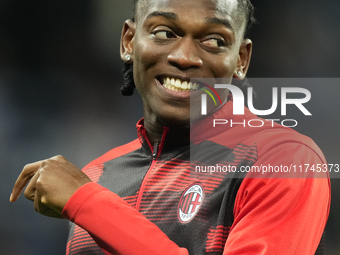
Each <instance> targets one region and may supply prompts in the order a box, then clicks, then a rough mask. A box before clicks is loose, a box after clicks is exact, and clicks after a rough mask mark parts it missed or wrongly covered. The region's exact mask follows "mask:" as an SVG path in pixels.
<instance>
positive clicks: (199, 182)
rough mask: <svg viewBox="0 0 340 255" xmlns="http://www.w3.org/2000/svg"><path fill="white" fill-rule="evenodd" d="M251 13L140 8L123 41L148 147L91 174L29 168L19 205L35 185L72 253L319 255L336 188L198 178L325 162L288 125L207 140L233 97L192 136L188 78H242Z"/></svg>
mask: <svg viewBox="0 0 340 255" xmlns="http://www.w3.org/2000/svg"><path fill="white" fill-rule="evenodd" d="M251 10H252V6H251V4H250V3H249V2H248V1H242V0H239V1H237V0H139V1H138V3H137V6H136V13H135V20H134V21H132V20H127V21H126V22H125V24H124V27H123V32H122V39H121V57H122V60H123V61H125V63H126V66H127V70H128V72H127V76H126V77H128V76H129V75H131V74H132V73H133V81H134V84H135V86H136V88H137V90H138V92H139V93H140V95H141V96H142V99H143V107H144V119H142V120H141V121H140V122H138V124H137V130H138V135H139V139H136V140H135V141H132V142H131V143H129V144H127V145H124V146H122V147H118V148H115V149H113V150H111V151H110V152H108V153H107V154H105V155H103V156H102V157H100V158H98V159H97V160H95V161H93V162H91V163H90V164H89V165H87V166H86V167H85V168H84V171H83V172H82V171H80V170H79V169H78V168H76V167H75V166H74V165H73V164H71V163H70V162H68V161H67V160H66V159H64V158H63V157H62V156H57V157H54V158H51V159H47V160H43V161H40V162H36V163H33V164H29V165H27V166H25V167H24V169H23V171H22V173H21V175H20V176H19V178H18V180H17V182H16V184H15V186H14V189H13V193H12V195H11V198H10V200H11V201H15V200H17V198H18V197H19V195H20V193H21V192H22V190H23V189H24V187H25V185H26V184H27V183H28V182H29V184H28V186H27V188H26V190H25V196H26V197H27V198H28V199H30V200H32V201H33V202H34V207H35V209H36V210H37V211H38V212H39V213H41V214H43V215H46V216H52V217H64V218H67V219H69V220H71V221H72V222H74V223H75V224H72V226H71V231H70V237H69V242H68V245H67V254H103V252H104V253H105V254H195V255H196V254H314V253H315V252H316V250H317V248H318V244H319V242H320V239H321V236H322V233H323V229H324V227H325V224H326V221H327V217H328V210H329V199H330V196H329V182H328V179H327V178H319V179H315V178H308V179H307V178H300V179H293V178H290V179H282V178H279V177H282V176H279V175H276V174H273V175H270V176H267V177H270V178H266V179H264V178H245V177H249V176H245V173H244V172H233V171H229V172H219V173H216V174H215V173H214V174H211V175H207V174H204V171H202V172H199V171H192V169H191V167H192V165H191V164H194V166H195V167H196V166H200V165H205V166H207V165H209V164H219V165H220V166H228V165H229V166H230V165H232V166H234V167H235V168H236V169H237V171H238V170H240V169H241V167H247V166H249V167H251V166H259V165H262V164H272V165H280V164H281V165H282V164H284V165H288V164H295V165H299V164H304V163H306V162H308V163H309V164H325V159H324V157H323V155H322V153H321V151H320V150H319V149H318V148H317V146H316V145H315V144H314V143H313V142H312V141H311V140H310V139H308V138H306V137H304V136H302V135H299V134H297V133H296V132H294V131H292V130H289V129H285V128H282V127H281V126H279V125H275V128H272V127H271V123H269V124H268V125H265V126H264V127H263V128H261V129H252V130H250V129H246V128H244V126H243V125H237V126H235V127H234V128H230V129H225V128H222V129H221V128H216V129H214V130H209V131H208V129H207V128H206V127H207V126H206V125H207V123H209V122H211V120H212V119H213V118H221V117H222V116H223V117H225V116H229V117H231V115H232V97H231V96H230V95H229V91H228V90H224V91H222V93H221V94H220V95H221V102H222V104H223V106H222V107H220V108H219V109H215V108H209V109H208V113H209V115H208V116H207V117H206V118H200V116H199V114H198V113H197V112H195V111H194V114H193V115H192V116H191V117H192V118H191V119H192V120H194V123H193V124H192V126H191V128H190V132H189V123H190V110H191V109H190V95H196V97H197V98H199V95H200V94H199V93H197V91H194V89H197V87H198V86H199V85H198V84H195V83H191V82H190V79H192V78H224V79H225V80H226V82H227V83H231V80H232V78H237V79H240V80H242V79H244V77H245V75H246V73H247V70H248V66H249V62H250V56H251V50H252V43H251V41H250V40H249V39H246V38H245V32H246V29H247V28H248V27H249V24H250V23H251V20H252V18H251ZM131 67H133V72H132V71H131V69H130V68H131ZM130 81H131V79H130ZM132 90H133V89H132V88H131V83H129V84H127V86H125V87H124V88H123V92H124V93H125V94H129V93H131V91H132ZM126 91H128V92H126ZM195 93H196V94H195ZM193 97H195V96H193ZM232 118H233V119H234V120H235V122H238V121H239V118H243V119H249V118H257V117H256V116H254V115H252V114H251V113H250V112H249V111H246V112H245V114H244V116H242V117H235V116H232ZM258 120H260V119H259V118H258ZM190 136H191V139H190V140H189V138H190ZM193 156H195V161H192V157H193ZM196 159H197V161H196ZM190 160H191V161H190ZM97 182H98V183H97ZM103 186H104V187H106V188H107V189H106V188H104V187H103Z"/></svg>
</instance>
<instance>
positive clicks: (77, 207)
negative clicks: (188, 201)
mask: <svg viewBox="0 0 340 255" xmlns="http://www.w3.org/2000/svg"><path fill="white" fill-rule="evenodd" d="M63 217H65V218H67V219H69V220H71V221H72V222H74V223H76V224H77V225H79V226H80V227H82V228H84V229H86V230H87V232H88V233H89V234H90V235H91V236H92V238H93V239H94V240H95V241H96V243H97V244H98V245H99V247H100V248H101V249H102V250H103V251H104V253H105V254H134V255H145V254H150V255H161V254H162V255H164V254H169V255H188V252H187V250H186V249H185V248H180V247H178V246H177V245H176V244H175V243H174V242H173V241H171V240H170V239H169V238H168V237H167V236H166V235H165V234H164V233H163V232H162V231H161V230H160V229H159V228H158V227H157V226H156V225H155V224H153V223H152V222H150V221H149V220H148V219H146V218H145V217H144V216H143V215H142V214H141V213H140V212H138V211H136V210H135V209H134V208H132V207H131V206H130V205H129V204H127V203H126V202H125V201H124V200H123V199H122V198H121V197H119V196H118V195H116V194H115V193H113V192H111V191H109V190H108V189H106V188H104V187H102V186H100V185H99V184H97V183H94V182H91V183H87V184H85V185H84V186H82V187H81V188H79V189H78V190H77V191H76V192H75V194H73V196H72V197H71V198H70V200H69V201H68V202H67V204H66V206H65V207H64V210H63Z"/></svg>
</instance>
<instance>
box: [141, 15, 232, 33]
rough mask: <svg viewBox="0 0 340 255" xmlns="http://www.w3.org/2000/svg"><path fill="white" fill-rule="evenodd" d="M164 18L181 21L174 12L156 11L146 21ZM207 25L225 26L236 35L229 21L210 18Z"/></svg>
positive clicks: (206, 19)
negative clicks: (153, 18)
mask: <svg viewBox="0 0 340 255" xmlns="http://www.w3.org/2000/svg"><path fill="white" fill-rule="evenodd" d="M159 16H160V17H164V18H167V19H172V20H177V19H179V17H178V15H177V14H176V13H173V12H161V11H154V12H152V13H150V14H149V15H148V16H147V17H146V19H150V18H152V17H159ZM204 21H205V23H207V24H212V25H224V26H225V27H227V28H229V29H230V30H231V31H232V32H233V33H235V30H234V28H233V26H232V25H231V22H230V21H229V20H227V19H219V18H216V17H209V18H205V19H204Z"/></svg>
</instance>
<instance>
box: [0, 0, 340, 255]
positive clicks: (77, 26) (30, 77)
mask: <svg viewBox="0 0 340 255" xmlns="http://www.w3.org/2000/svg"><path fill="white" fill-rule="evenodd" d="M254 5H255V6H256V7H257V14H256V16H257V18H258V25H257V26H256V27H254V29H253V31H252V33H251V34H250V38H251V39H252V40H253V41H254V52H253V58H252V63H251V67H250V70H249V73H248V74H249V76H250V77H261V78H262V77H318V78H322V77H338V76H339V59H340V53H339V50H338V45H339V43H338V42H339V41H340V38H339V37H340V34H339V26H340V18H339V15H338V13H339V11H340V2H339V1H336V0H323V1H321V0H310V1H307V0H298V1H293V0H276V1H264V0H258V1H256V2H255V1H254ZM131 10H132V1H131V0H129V1H126V0H124V1H121V0H92V1H90V0H82V1H73V0H60V1H43V0H35V1H19V0H11V1H9V0H7V1H6V0H3V1H0V144H1V147H0V166H1V167H0V177H1V185H0V194H1V195H0V203H1V207H0V213H1V218H0V254H6V255H7V254H9V255H21V254H25V255H45V254H49V255H57V254H64V253H65V246H66V239H67V222H66V221H64V220H56V219H50V218H46V217H42V216H41V215H39V214H37V213H36V212H35V211H34V210H33V205H32V203H31V202H30V201H26V199H23V198H20V199H19V201H18V202H16V203H14V204H10V203H9V202H8V199H9V196H10V193H11V189H12V186H13V184H14V182H15V180H16V178H17V176H18V174H19V173H20V171H21V169H22V167H23V166H24V165H25V164H26V163H29V162H33V161H36V160H40V159H44V158H48V157H51V156H54V155H57V154H62V155H64V156H65V157H66V158H68V159H69V160H70V161H71V162H73V163H74V164H75V165H77V166H78V167H80V168H81V167H83V166H84V165H85V164H86V163H88V162H89V161H91V160H92V159H94V158H96V157H97V156H99V155H101V154H103V153H105V152H106V151H108V150H109V149H111V148H113V147H115V146H117V145H121V144H123V143H125V142H128V141H130V140H131V139H133V138H135V137H136V130H135V123H136V122H137V121H138V120H139V119H140V118H141V117H142V106H141V100H140V99H139V96H138V95H137V94H136V95H135V96H133V97H132V98H125V97H122V96H121V95H120V94H119V91H118V87H119V85H120V84H121V82H122V77H121V61H120V57H119V39H120V31H121V27H122V24H123V21H124V20H125V19H126V18H129V17H130V16H131ZM256 90H257V92H258V94H261V87H258V88H256ZM339 94H340V86H339V87H334V86H333V87H331V88H330V87H327V86H325V85H324V84H320V86H319V87H318V88H315V92H313V94H312V95H313V97H317V98H318V97H320V101H319V100H317V101H313V102H315V104H317V105H316V107H318V104H320V105H321V104H323V102H328V103H330V105H331V106H332V107H333V109H331V111H330V112H328V113H325V114H323V115H322V116H323V118H324V119H323V120H322V122H319V123H317V124H314V125H307V124H306V125H305V127H306V128H304V130H300V131H301V132H303V133H306V134H307V135H310V136H312V138H313V139H314V140H315V141H316V142H317V143H318V144H320V147H321V148H322V150H323V151H324V153H325V155H326V157H327V159H328V161H329V162H331V163H340V158H339V149H338V144H339V139H340V137H339V134H338V133H337V132H338V130H339V118H338V116H339V113H338V111H339V104H338V103H337V101H338V95H339ZM332 183H333V186H332V189H333V204H332V211H331V214H330V220H329V223H328V226H327V229H326V234H327V239H326V249H327V252H326V254H340V244H339V242H338V240H339V237H340V228H339V226H340V222H339V218H338V217H337V215H338V211H339V210H340V208H339V203H338V200H339V197H340V189H339V184H340V182H339V180H332Z"/></svg>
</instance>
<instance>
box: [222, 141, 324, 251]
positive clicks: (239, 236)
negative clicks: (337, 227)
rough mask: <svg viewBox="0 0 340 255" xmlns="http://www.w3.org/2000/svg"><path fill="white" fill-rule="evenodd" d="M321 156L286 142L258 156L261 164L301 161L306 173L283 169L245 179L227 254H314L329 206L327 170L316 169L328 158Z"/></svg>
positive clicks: (298, 164)
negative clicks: (286, 171)
mask: <svg viewBox="0 0 340 255" xmlns="http://www.w3.org/2000/svg"><path fill="white" fill-rule="evenodd" d="M319 155H320V154H318V153H315V151H314V150H313V149H311V148H309V147H308V146H304V145H301V144H298V143H287V144H283V145H280V146H277V147H276V148H273V149H271V150H270V152H268V154H266V155H264V156H263V157H260V158H259V160H258V161H257V162H256V164H255V166H257V167H260V166H261V164H262V166H263V165H266V166H268V165H269V164H270V165H271V166H281V165H282V166H287V167H290V166H291V164H292V166H294V165H296V166H300V165H303V168H302V169H303V173H301V175H303V176H298V174H297V173H293V174H290V173H284V172H283V173H282V172H279V173H268V174H266V175H264V176H263V177H262V178H246V179H244V180H243V182H242V184H241V186H240V189H239V190H238V193H237V197H236V201H235V206H234V218H235V221H234V223H233V225H232V227H231V231H230V234H229V237H228V239H227V242H226V245H225V249H224V253H223V254H224V255H236V254H237V255H240V254H242V255H251V254H252V255H254V254H275V255H287V254H308V255H309V254H310V255H314V254H315V251H316V249H317V247H318V244H319V242H320V239H321V237H322V234H323V231H324V228H325V225H326V222H327V218H328V214H329V206H330V183H329V178H328V174H327V173H323V174H321V173H320V174H314V173H316V172H315V171H314V172H313V170H312V167H313V166H314V168H316V167H317V164H325V163H326V162H325V160H324V158H323V156H321V157H320V156H319ZM304 164H309V168H308V170H307V171H308V172H306V167H307V165H304ZM319 166H320V165H319ZM292 169H293V168H292ZM298 169H299V168H298ZM306 176H307V177H308V178H305V177H306ZM267 177H268V178H267Z"/></svg>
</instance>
